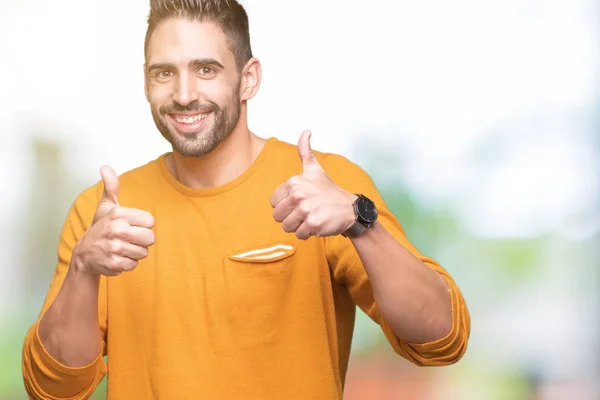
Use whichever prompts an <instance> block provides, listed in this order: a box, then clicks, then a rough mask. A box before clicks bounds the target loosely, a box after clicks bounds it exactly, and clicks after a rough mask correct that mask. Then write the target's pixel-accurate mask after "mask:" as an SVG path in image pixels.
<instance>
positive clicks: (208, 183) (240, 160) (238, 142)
mask: <svg viewBox="0 0 600 400" xmlns="http://www.w3.org/2000/svg"><path fill="white" fill-rule="evenodd" d="M245 108H246V107H244V106H242V110H241V114H240V119H239V121H238V123H237V125H236V126H235V128H234V129H233V131H232V132H231V134H230V135H229V136H228V137H227V138H226V139H225V140H224V141H223V142H222V143H221V144H219V146H218V147H217V148H216V149H214V150H213V151H211V152H210V153H208V154H206V155H204V156H202V157H184V156H182V155H181V154H180V153H178V152H176V151H174V152H173V153H171V154H169V155H168V156H167V157H166V159H165V162H166V164H167V168H168V169H169V171H170V172H171V175H173V176H174V177H175V179H177V180H178V181H179V182H181V183H183V184H184V185H185V186H187V187H190V188H193V189H206V188H212V187H215V186H220V185H224V184H226V183H227V182H230V181H232V180H234V179H235V178H237V177H238V176H240V175H241V174H243V173H244V171H246V170H247V169H248V168H249V167H250V165H251V164H252V163H253V162H254V160H255V159H256V157H258V154H259V153H260V151H261V150H262V148H263V146H264V143H265V140H264V139H262V138H259V137H258V136H256V135H255V134H253V133H252V132H250V130H249V129H248V124H247V122H246V110H245Z"/></svg>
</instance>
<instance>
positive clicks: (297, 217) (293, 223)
mask: <svg viewBox="0 0 600 400" xmlns="http://www.w3.org/2000/svg"><path fill="white" fill-rule="evenodd" d="M303 222H304V214H303V213H302V212H300V211H299V210H294V211H292V212H291V214H290V215H288V216H287V217H286V218H285V220H284V221H283V222H282V223H281V227H282V228H283V230H284V231H286V232H288V233H290V232H296V230H297V229H298V227H299V226H300V225H302V223H303Z"/></svg>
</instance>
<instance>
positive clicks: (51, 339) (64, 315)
mask: <svg viewBox="0 0 600 400" xmlns="http://www.w3.org/2000/svg"><path fill="white" fill-rule="evenodd" d="M75 264H76V263H75V262H72V263H71V267H70V268H69V271H68V272H67V274H66V276H65V280H64V282H63V285H62V286H61V289H60V291H59V292H58V294H57V296H56V298H55V299H54V302H53V303H52V305H51V306H50V307H49V308H48V310H47V311H46V313H45V314H44V316H43V317H42V319H41V320H40V323H39V326H38V334H39V338H40V341H41V342H42V344H43V346H44V348H45V349H46V351H47V352H48V353H49V354H50V355H51V356H52V357H53V358H55V359H56V360H57V361H58V362H60V363H61V364H63V365H65V366H67V367H71V368H77V367H82V366H85V365H88V364H90V363H92V362H93V361H94V360H96V359H97V358H98V356H99V355H100V352H101V350H102V336H101V330H100V325H99V323H98V292H99V285H100V276H99V275H91V274H88V273H84V272H82V271H80V269H79V268H77V266H76V265H75Z"/></svg>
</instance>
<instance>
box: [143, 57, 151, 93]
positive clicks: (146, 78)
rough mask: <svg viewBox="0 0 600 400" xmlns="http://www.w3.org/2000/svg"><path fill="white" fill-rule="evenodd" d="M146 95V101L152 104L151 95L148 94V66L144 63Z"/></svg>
mask: <svg viewBox="0 0 600 400" xmlns="http://www.w3.org/2000/svg"><path fill="white" fill-rule="evenodd" d="M143 67H144V94H145V95H146V101H147V102H148V103H149V102H150V95H149V94H148V73H147V72H146V64H145V63H144V65H143Z"/></svg>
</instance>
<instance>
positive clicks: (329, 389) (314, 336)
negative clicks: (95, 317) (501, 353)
mask: <svg viewBox="0 0 600 400" xmlns="http://www.w3.org/2000/svg"><path fill="white" fill-rule="evenodd" d="M316 155H317V158H318V159H319V161H320V162H321V164H322V165H323V167H324V168H325V170H326V171H327V173H328V174H329V176H330V177H331V178H332V180H333V181H334V182H336V183H337V184H338V185H339V186H340V187H342V188H344V189H346V190H348V191H351V192H353V193H363V194H365V195H366V196H368V197H369V198H371V199H373V200H374V201H375V203H376V204H377V206H378V208H379V211H380V216H379V218H380V221H381V223H382V225H383V226H385V227H386V228H387V230H388V231H390V232H391V233H392V234H393V235H394V236H395V237H396V239H397V240H398V241H400V242H401V243H402V244H403V245H404V246H405V247H406V248H407V249H409V250H410V251H411V252H412V253H413V254H414V255H416V256H417V257H418V258H420V259H421V260H422V261H424V262H425V263H426V264H427V265H428V266H430V267H431V268H433V269H435V270H436V271H438V272H440V273H441V274H443V276H444V277H445V278H446V279H447V281H448V282H449V284H450V288H451V300H452V312H453V321H454V323H453V328H452V331H451V333H450V334H449V335H448V336H447V337H445V338H443V339H441V340H439V341H436V342H433V343H426V344H412V343H408V342H406V341H403V340H400V339H399V338H398V337H396V336H395V334H394V333H393V332H392V330H391V329H390V327H389V326H388V324H387V323H386V321H385V320H384V319H382V318H381V316H380V315H379V313H378V311H377V306H376V305H375V304H374V301H373V294H372V290H371V287H370V284H369V280H368V279H367V276H366V274H365V271H364V269H363V266H362V264H361V262H360V259H359V257H358V255H357V253H356V250H355V249H354V247H353V246H352V243H351V241H350V240H349V239H346V238H344V237H343V236H341V235H340V236H336V237H328V238H314V237H312V238H310V239H309V240H307V241H300V240H298V239H296V237H295V235H294V234H288V233H285V232H284V231H283V229H282V228H281V225H280V224H279V223H277V222H276V221H275V220H274V219H273V209H272V207H271V205H270V203H269V199H270V196H271V194H272V193H273V191H274V190H275V189H276V188H277V187H278V186H279V185H280V184H281V183H282V182H284V181H285V180H287V179H288V178H290V177H291V176H293V175H297V174H300V173H301V172H302V165H301V162H300V159H299V157H298V155H297V150H296V147H295V146H293V145H290V144H287V143H284V142H280V141H278V140H277V139H274V138H271V139H269V140H268V141H267V143H266V144H265V147H264V148H263V150H262V151H261V153H260V155H259V156H258V158H257V159H256V160H255V162H254V163H253V164H252V166H251V167H250V168H249V169H248V170H247V171H245V172H244V173H243V174H242V175H240V176H239V177H238V178H236V179H235V180H233V181H231V182H229V183H227V184H225V185H223V186H219V187H215V188H210V189H191V188H188V187H186V186H184V185H182V184H181V183H179V182H178V181H176V180H175V179H174V178H173V177H172V176H171V175H170V174H169V172H168V169H167V168H166V164H165V161H164V157H165V155H162V156H160V157H159V158H158V159H156V160H154V161H152V162H149V163H148V164H146V165H144V166H142V167H139V168H137V169H134V170H132V171H129V172H127V173H125V174H123V175H122V176H121V177H120V189H119V201H120V204H121V205H122V206H126V207H134V208H139V209H142V210H147V211H149V212H150V213H152V214H153V215H154V217H155V220H156V225H155V227H154V231H155V235H156V243H155V244H154V245H153V246H152V247H151V248H150V254H149V256H148V257H147V258H146V259H144V260H142V261H141V262H140V264H139V265H138V267H137V268H136V269H135V270H133V271H132V272H129V273H124V274H122V275H121V276H118V277H111V278H106V277H102V278H101V282H100V297H99V315H100V326H101V328H102V332H103V334H104V338H103V339H104V355H106V354H107V355H108V368H107V365H106V364H105V360H104V358H103V357H102V356H99V357H98V358H97V360H96V361H94V362H93V363H92V364H90V365H88V366H85V367H81V368H69V367H67V366H64V365H61V364H60V363H59V362H58V361H56V360H55V359H53V358H52V357H51V356H50V355H49V354H48V353H47V352H46V350H45V349H44V347H43V345H42V343H41V342H40V339H39V336H38V334H37V326H38V322H39V319H38V322H36V323H35V324H34V325H33V326H32V327H31V329H30V330H29V332H28V334H27V336H26V338H25V344H24V347H23V376H24V381H25V387H26V389H27V392H28V394H29V396H30V398H34V399H47V398H49V399H66V398H69V399H84V398H87V397H88V396H89V395H90V394H91V393H92V392H93V391H94V389H95V387H96V385H97V384H98V383H99V382H100V380H101V379H102V377H103V376H104V374H106V373H107V371H108V372H109V380H108V398H109V399H111V400H117V399H124V400H131V399H178V400H180V399H309V398H318V399H341V398H342V391H343V387H344V378H345V373H346V369H347V366H348V357H349V353H350V345H351V339H352V332H353V328H354V318H355V310H356V308H355V305H358V306H359V307H360V308H361V309H362V310H363V311H365V312H366V313H367V314H368V315H369V316H370V317H371V318H372V319H373V320H374V321H375V322H377V323H379V324H380V325H381V328H382V329H383V332H384V333H385V335H386V337H387V338H388V340H389V342H390V343H391V346H392V347H393V349H394V350H395V351H396V352H397V353H398V354H400V355H401V356H403V357H405V358H406V359H408V360H410V361H411V362H413V363H415V364H418V365H443V364H450V363H453V362H455V361H457V360H458V359H459V358H460V357H461V356H462V355H463V353H464V351H465V349H466V344H467V339H468V336H469V329H470V321H469V314H468V311H467V308H466V306H465V303H464V300H463V298H462V296H461V294H460V291H459V289H458V288H457V287H456V285H455V284H454V282H453V280H452V279H451V277H450V276H449V275H448V274H447V272H446V271H445V270H444V269H442V268H441V267H440V265H439V264H437V263H436V262H435V261H434V260H432V259H430V258H427V257H424V256H422V255H421V254H420V253H419V252H418V250H417V249H415V247H414V246H412V245H411V244H410V243H409V242H408V240H407V238H406V236H405V235H404V233H403V230H402V228H401V226H400V224H399V222H398V221H397V220H396V218H395V217H394V216H393V215H392V214H391V213H390V211H389V210H388V209H387V207H386V206H385V203H384V201H383V199H382V198H381V195H380V194H379V193H378V191H377V189H376V188H375V186H374V184H373V182H372V180H371V179H370V177H369V176H368V175H367V174H366V173H365V172H364V171H363V170H362V169H360V168H359V167H358V166H357V165H355V164H353V163H351V162H350V161H348V160H347V159H345V158H343V157H341V156H338V155H334V154H323V153H318V152H317V153H316ZM102 190H103V188H102V183H101V182H99V183H98V184H96V185H94V186H93V187H90V188H88V189H87V190H85V191H83V192H82V193H81V194H80V195H79V196H78V198H77V199H76V200H75V202H74V204H73V206H72V208H71V210H70V211H69V214H68V216H67V219H66V222H65V225H64V228H63V231H62V234H61V237H60V243H59V247H58V265H57V267H56V271H55V274H54V277H53V279H52V283H51V285H50V289H49V292H48V295H47V298H46V301H45V303H44V306H43V309H42V313H41V314H40V317H41V315H43V313H44V312H45V310H46V309H47V308H48V307H49V305H50V304H51V302H52V301H53V299H54V297H55V296H56V294H57V292H58V290H59V288H60V286H61V283H62V281H63V279H64V277H65V274H66V271H67V268H68V266H69V262H70V258H71V251H72V249H73V246H74V245H75V244H76V243H77V241H78V240H79V238H80V237H81V235H82V234H83V233H84V232H85V231H86V229H87V228H88V227H89V225H90V223H91V221H92V217H93V215H94V212H95V210H96V206H97V203H98V201H99V199H100V196H101V194H102ZM74 392H78V393H79V394H78V395H77V396H75V397H69V394H71V395H72V394H73V393H74Z"/></svg>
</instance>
